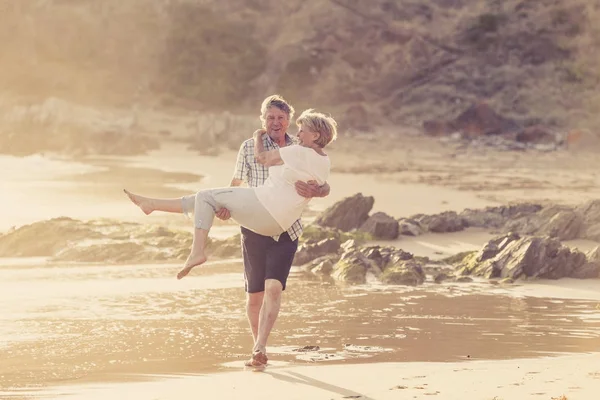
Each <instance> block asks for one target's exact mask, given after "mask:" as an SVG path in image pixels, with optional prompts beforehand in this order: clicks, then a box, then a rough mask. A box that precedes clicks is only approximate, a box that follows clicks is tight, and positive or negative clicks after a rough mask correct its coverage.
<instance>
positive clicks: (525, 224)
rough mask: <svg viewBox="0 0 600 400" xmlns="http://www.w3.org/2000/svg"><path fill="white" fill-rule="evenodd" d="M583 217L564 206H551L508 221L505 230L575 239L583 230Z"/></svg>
mask: <svg viewBox="0 0 600 400" xmlns="http://www.w3.org/2000/svg"><path fill="white" fill-rule="evenodd" d="M583 223H584V219H583V215H582V213H581V212H579V211H577V210H573V209H572V208H569V207H565V206H558V205H552V206H548V207H545V208H543V209H542V210H540V211H539V212H537V213H535V214H531V215H527V216H524V217H521V218H517V219H514V220H510V221H508V222H507V223H506V225H505V226H504V229H505V230H508V231H514V232H518V233H520V234H523V235H538V236H550V237H555V238H558V239H560V240H570V239H575V238H577V237H579V236H580V232H581V230H582V228H583Z"/></svg>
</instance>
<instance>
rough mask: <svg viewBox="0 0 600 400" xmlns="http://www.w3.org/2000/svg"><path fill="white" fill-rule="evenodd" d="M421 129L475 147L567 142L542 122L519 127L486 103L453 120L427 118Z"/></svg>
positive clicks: (539, 147) (538, 146)
mask: <svg viewBox="0 0 600 400" xmlns="http://www.w3.org/2000/svg"><path fill="white" fill-rule="evenodd" d="M423 131H424V132H425V134H427V135H430V136H445V137H446V138H448V139H450V140H463V141H464V140H466V141H467V143H469V144H471V145H473V146H475V147H480V146H491V147H495V148H497V149H500V150H525V149H528V148H531V149H537V150H542V151H548V150H556V149H558V148H559V147H563V146H564V145H565V143H566V141H565V137H566V135H564V134H560V133H557V132H554V131H553V130H551V129H550V128H548V127H545V126H542V125H532V126H528V127H525V128H523V127H521V126H520V125H519V124H518V123H517V122H516V121H514V120H512V119H510V118H506V117H503V116H502V115H500V114H498V113H497V112H496V111H494V110H493V109H492V108H491V107H490V106H489V105H488V104H487V103H485V102H479V103H476V104H473V105H471V106H470V107H469V108H467V109H466V110H465V111H464V112H462V113H461V114H460V115H459V116H458V117H456V118H455V119H453V120H427V121H425V122H423Z"/></svg>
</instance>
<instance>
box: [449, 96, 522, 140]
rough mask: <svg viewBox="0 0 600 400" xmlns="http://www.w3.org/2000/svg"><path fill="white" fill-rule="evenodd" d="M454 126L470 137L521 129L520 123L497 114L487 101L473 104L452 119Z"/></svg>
mask: <svg viewBox="0 0 600 400" xmlns="http://www.w3.org/2000/svg"><path fill="white" fill-rule="evenodd" d="M452 126H453V127H455V130H458V131H460V132H462V133H463V134H464V135H465V136H467V137H470V138H473V137H478V136H486V135H500V134H505V133H513V132H518V131H519V130H520V129H521V127H520V126H519V124H517V123H516V122H515V121H513V120H511V119H508V118H505V117H502V116H501V115H499V114H497V113H496V112H495V111H494V110H493V109H492V108H491V107H490V106H489V105H488V104H487V103H485V102H480V103H477V104H473V105H472V106H471V107H469V108H468V109H467V110H465V111H464V112H463V113H462V114H460V115H459V116H458V117H456V119H455V120H454V121H452Z"/></svg>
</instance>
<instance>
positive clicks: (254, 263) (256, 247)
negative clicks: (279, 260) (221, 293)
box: [241, 227, 273, 366]
mask: <svg viewBox="0 0 600 400" xmlns="http://www.w3.org/2000/svg"><path fill="white" fill-rule="evenodd" d="M241 232H242V238H241V239H242V240H241V241H242V257H243V260H244V281H245V290H246V316H247V317H248V323H249V325H250V331H251V333H252V343H253V347H254V344H255V343H256V339H257V337H258V326H259V316H260V309H261V307H262V304H263V298H264V294H265V267H266V264H267V253H268V249H269V247H270V245H271V243H272V242H273V239H272V238H271V237H268V236H262V235H259V234H257V233H255V232H252V231H251V230H249V229H246V228H243V227H242V228H241ZM246 365H247V366H253V365H254V362H253V360H252V359H250V360H249V361H247V362H246Z"/></svg>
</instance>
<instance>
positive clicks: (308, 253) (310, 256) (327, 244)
mask: <svg viewBox="0 0 600 400" xmlns="http://www.w3.org/2000/svg"><path fill="white" fill-rule="evenodd" d="M339 249H340V240H339V239H337V238H330V239H323V240H321V241H320V242H318V243H314V244H311V243H305V244H303V245H301V246H300V247H299V249H298V251H297V252H296V255H295V256H294V261H293V263H292V265H304V264H306V263H308V262H310V261H312V260H314V259H316V258H318V257H322V256H325V255H328V254H331V253H334V254H335V253H337V251H338V250H339Z"/></svg>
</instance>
